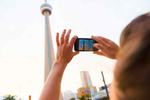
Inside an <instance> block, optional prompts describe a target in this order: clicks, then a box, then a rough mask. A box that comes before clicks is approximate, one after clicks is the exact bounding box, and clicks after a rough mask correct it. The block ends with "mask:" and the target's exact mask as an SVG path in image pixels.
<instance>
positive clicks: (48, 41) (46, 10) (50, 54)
mask: <svg viewBox="0 0 150 100" xmlns="http://www.w3.org/2000/svg"><path fill="white" fill-rule="evenodd" d="M41 13H42V15H44V16H45V68H44V82H45V81H46V79H47V77H48V74H49V72H50V70H51V68H52V64H53V63H54V60H55V56H54V50H53V43H52V36H51V30H50V24H49V16H50V15H51V14H52V7H51V5H49V4H48V3H47V0H45V3H44V4H43V5H42V6H41Z"/></svg>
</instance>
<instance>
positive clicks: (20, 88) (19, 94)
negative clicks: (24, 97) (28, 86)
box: [19, 81, 32, 100]
mask: <svg viewBox="0 0 150 100" xmlns="http://www.w3.org/2000/svg"><path fill="white" fill-rule="evenodd" d="M25 82H26V81H25ZM25 82H21V83H19V100H21V84H22V83H25ZM29 82H32V81H29Z"/></svg>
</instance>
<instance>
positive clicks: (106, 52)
mask: <svg viewBox="0 0 150 100" xmlns="http://www.w3.org/2000/svg"><path fill="white" fill-rule="evenodd" d="M91 38H92V39H94V40H95V41H97V42H98V43H95V44H94V46H95V47H96V48H97V49H99V50H100V51H94V52H93V53H94V54H97V55H102V56H105V57H108V58H111V59H116V56H117V53H118V51H119V46H118V45H117V44H116V43H114V42H113V41H111V40H109V39H107V38H104V37H101V36H92V37H91Z"/></svg>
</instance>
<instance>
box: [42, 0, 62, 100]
mask: <svg viewBox="0 0 150 100" xmlns="http://www.w3.org/2000/svg"><path fill="white" fill-rule="evenodd" d="M40 9H41V13H42V15H43V16H45V67H44V82H45V81H46V79H47V77H48V75H49V73H50V71H51V69H52V65H53V63H54V61H55V56H54V49H53V42H52V36H51V30H50V23H49V16H50V15H51V14H52V7H51V5H50V4H48V3H47V0H45V3H44V4H42V5H41V8H40ZM59 100H63V99H62V94H61V93H60V96H59Z"/></svg>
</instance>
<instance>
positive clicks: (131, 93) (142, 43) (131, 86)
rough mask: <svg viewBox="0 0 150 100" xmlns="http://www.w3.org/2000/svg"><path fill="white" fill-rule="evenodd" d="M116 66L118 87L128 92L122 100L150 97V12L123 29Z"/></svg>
mask: <svg viewBox="0 0 150 100" xmlns="http://www.w3.org/2000/svg"><path fill="white" fill-rule="evenodd" d="M116 69H117V71H118V70H119V71H118V72H116V70H114V78H115V80H116V81H117V83H118V84H117V85H116V88H117V89H119V90H120V91H121V92H122V93H123V95H124V97H121V96H119V95H117V97H118V99H119V100H150V92H149V91H150V13H147V14H144V15H141V16H139V17H137V18H136V19H134V20H133V21H132V22H131V23H130V24H129V25H127V26H126V28H125V29H124V30H123V32H122V34H121V37H120V50H119V53H118V62H117V65H116Z"/></svg>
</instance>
